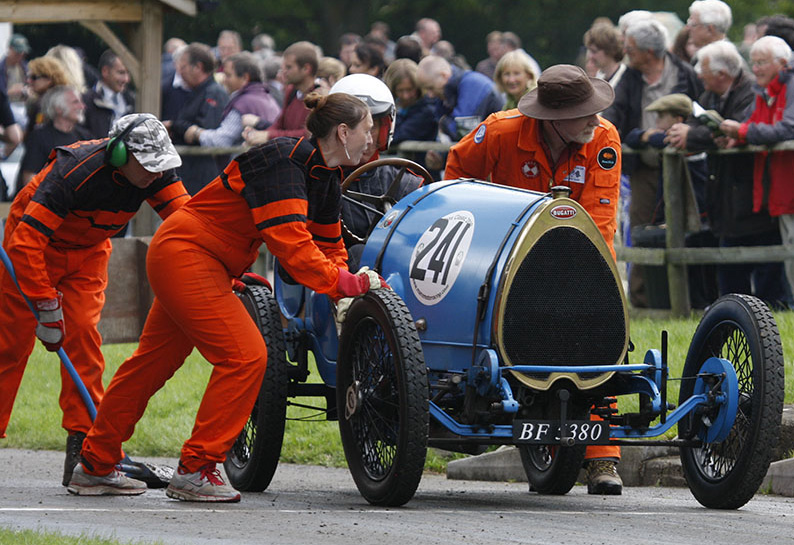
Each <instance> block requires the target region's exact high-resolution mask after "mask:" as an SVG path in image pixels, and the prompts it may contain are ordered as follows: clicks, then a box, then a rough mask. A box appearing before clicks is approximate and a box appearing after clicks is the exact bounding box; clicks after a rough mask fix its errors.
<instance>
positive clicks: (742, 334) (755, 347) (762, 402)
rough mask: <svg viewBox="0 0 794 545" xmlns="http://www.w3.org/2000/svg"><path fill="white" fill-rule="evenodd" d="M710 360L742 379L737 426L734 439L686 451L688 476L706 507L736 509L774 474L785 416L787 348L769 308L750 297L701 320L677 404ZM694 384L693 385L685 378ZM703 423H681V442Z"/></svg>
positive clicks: (728, 302) (715, 308) (734, 299)
mask: <svg viewBox="0 0 794 545" xmlns="http://www.w3.org/2000/svg"><path fill="white" fill-rule="evenodd" d="M711 356H717V357H720V358H724V359H726V360H728V361H730V362H731V364H732V365H733V367H734V369H735V370H736V375H737V377H738V380H739V405H738V408H737V411H736V421H735V422H734V424H733V427H732V428H731V431H730V434H729V435H728V437H727V438H726V439H725V440H724V441H721V442H717V443H706V444H704V445H703V446H702V447H700V448H688V447H687V448H682V449H681V463H682V465H683V472H684V477H685V478H686V481H687V483H688V485H689V488H690V490H691V491H692V494H693V495H694V496H695V498H696V499H697V500H698V501H699V502H700V503H701V504H702V505H704V506H705V507H709V508H712V509H737V508H739V507H741V506H742V505H744V504H745V503H747V502H748V501H750V499H751V498H752V497H753V495H754V494H755V493H756V491H757V490H758V487H759V486H760V485H761V482H762V481H763V479H764V476H765V475H766V472H767V470H768V469H769V463H770V458H771V454H772V450H773V449H774V448H775V445H776V444H777V441H778V437H779V434H780V421H781V418H782V414H783V394H784V381H783V379H784V375H783V348H782V346H781V344H780V334H779V333H778V329H777V324H776V323H775V319H774V317H773V316H772V313H771V312H770V311H769V308H768V307H767V306H766V305H765V304H764V303H763V302H762V301H761V300H759V299H756V298H755V297H751V296H749V295H739V294H731V295H726V296H724V297H721V298H720V299H718V300H717V302H715V303H714V304H713V305H712V306H711V308H709V310H708V311H707V312H706V314H705V315H704V316H703V319H702V320H701V321H700V324H699V325H698V327H697V330H696V331H695V335H694V336H693V338H692V343H691V344H690V346H689V352H688V353H687V357H686V362H685V364H684V371H683V377H684V380H683V381H682V383H681V391H680V396H679V403H683V402H684V401H685V400H686V399H688V398H689V397H690V396H691V395H692V392H693V391H694V386H695V380H694V377H695V376H696V375H697V372H698V370H699V369H700V367H701V366H702V365H703V362H704V361H706V360H707V359H708V358H709V357H711ZM688 378H689V380H687V379H688ZM699 425H700V419H698V418H696V417H693V418H691V419H684V420H682V421H681V422H679V425H678V428H679V436H681V437H697V432H698V429H697V427H698V426H699Z"/></svg>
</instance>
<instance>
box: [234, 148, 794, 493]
mask: <svg viewBox="0 0 794 545" xmlns="http://www.w3.org/2000/svg"><path fill="white" fill-rule="evenodd" d="M384 164H388V165H395V164H396V165H401V166H402V167H403V168H411V169H412V170H414V171H415V172H419V171H422V170H423V169H422V168H421V167H420V166H419V165H416V164H415V163H412V162H410V161H406V160H404V159H382V160H380V161H375V162H373V163H369V164H368V165H365V166H364V167H361V169H359V170H358V171H356V172H354V173H353V174H351V176H349V177H348V178H347V179H346V180H345V181H344V182H343V191H344V192H345V198H346V199H348V200H352V201H355V202H356V203H358V204H357V206H361V207H364V208H365V209H366V210H367V211H368V212H373V211H375V212H376V213H377V214H376V216H375V217H376V220H375V221H374V222H373V225H372V226H371V230H370V232H369V234H368V236H367V237H365V239H363V240H358V241H357V240H351V244H356V243H363V244H364V246H363V251H361V252H360V255H361V257H360V264H361V265H366V266H369V267H370V268H371V269H373V270H375V271H377V272H379V273H380V274H381V275H382V276H383V277H384V278H385V279H386V281H387V282H388V284H389V285H390V286H391V288H392V290H386V289H380V290H375V291H371V292H369V293H367V294H366V295H364V296H362V297H360V298H357V299H356V300H355V301H354V302H353V303H352V305H351V306H350V308H349V311H348V312H347V315H346V317H345V318H344V321H343V322H342V323H338V322H337V320H336V313H335V308H334V305H333V303H332V302H331V301H330V300H329V299H328V298H327V297H326V296H324V295H320V294H317V293H314V292H312V291H310V290H308V289H306V288H304V287H303V286H300V285H295V284H294V283H291V281H290V280H289V277H288V276H287V275H282V274H276V275H275V289H274V290H271V289H270V288H269V287H268V286H266V285H262V284H261V283H256V282H252V283H249V284H247V285H246V286H245V288H243V289H242V290H241V291H239V293H238V295H239V296H240V297H241V298H242V300H243V302H244V303H245V304H246V307H247V309H248V310H249V312H250V314H251V315H252V316H253V318H254V319H255V320H256V321H257V323H258V324H259V326H260V329H261V332H262V335H263V336H264V338H265V340H266V342H267V346H268V368H267V372H266V375H265V379H264V382H263V384H262V389H261V393H260V395H259V399H258V402H257V404H256V406H255V408H254V410H253V412H252V413H251V417H250V419H249V421H248V424H247V425H246V427H245V429H244V431H243V432H242V434H241V435H240V437H239V438H238V441H237V443H236V444H235V446H234V448H233V449H232V451H231V452H230V453H229V456H228V459H227V461H226V464H225V468H226V472H227V474H228V475H229V479H230V482H231V483H232V484H233V485H234V486H235V487H236V488H238V489H240V490H248V491H261V490H264V489H265V488H267V486H268V485H269V484H270V481H271V479H272V477H273V474H274V473H275V471H276V467H277V465H278V459H279V454H280V451H281V444H282V438H283V435H284V421H285V417H286V406H287V403H288V399H289V398H292V397H297V396H300V397H305V396H316V397H319V398H325V411H326V415H327V418H328V419H336V420H338V421H339V428H340V433H341V438H342V444H343V446H344V450H345V455H346V458H347V462H348V466H349V468H350V471H351V474H352V476H353V478H354V480H355V482H356V485H357V487H358V489H359V491H360V492H361V494H362V495H363V496H364V498H365V499H366V500H367V501H369V502H370V503H372V504H375V505H385V506H397V505H402V504H404V503H406V502H408V501H409V500H410V499H411V498H412V497H413V495H414V493H415V492H416V489H417V487H418V485H419V482H420V480H421V476H422V471H423V468H424V463H425V456H426V451H427V447H428V446H431V447H438V448H442V449H446V450H452V451H459V452H466V453H477V452H481V451H482V449H484V448H485V447H487V446H488V445H516V446H517V447H518V449H519V451H520V454H521V459H522V462H523V465H524V468H525V471H526V474H527V478H528V480H529V482H530V483H531V485H532V487H533V488H534V490H536V491H537V492H539V493H542V494H565V493H567V492H568V491H569V490H570V489H571V488H572V487H573V485H574V484H575V482H576V479H577V476H578V474H579V470H580V468H581V466H582V463H583V460H584V455H585V448H586V446H587V445H590V444H606V443H608V442H616V443H618V444H620V445H649V444H653V445H674V446H677V447H680V453H681V460H682V463H683V471H684V474H685V477H686V480H687V483H688V484H689V487H690V489H691V491H692V493H693V495H694V496H695V497H696V498H697V500H698V501H699V502H700V503H701V504H703V505H704V506H706V507H710V508H720V509H735V508H738V507H741V506H742V505H744V504H745V503H746V502H748V501H749V500H750V498H752V496H753V495H754V494H755V492H756V491H757V490H758V487H759V486H760V484H761V482H762V480H763V478H764V476H765V474H766V471H767V469H768V466H769V463H770V456H771V451H772V449H773V447H774V446H775V444H776V442H777V438H778V435H779V428H780V421H781V415H782V407H783V393H784V373H783V351H782V347H781V343H780V336H779V333H778V330H777V325H776V323H775V320H774V318H773V317H772V314H771V312H770V311H769V309H768V308H767V307H766V306H765V305H764V303H763V302H761V301H760V300H758V299H756V298H754V297H751V296H747V295H728V296H725V297H722V298H720V299H719V300H718V301H716V302H715V303H714V304H713V305H712V306H711V307H710V308H709V309H708V311H707V312H706V313H705V315H704V316H703V318H702V320H701V322H700V324H699V326H698V328H697V330H696V331H695V334H694V337H693V339H692V343H691V345H690V347H689V352H688V354H687V357H686V361H685V363H684V366H683V372H682V376H681V377H679V378H675V380H678V381H680V388H679V392H680V393H679V397H678V402H677V405H673V404H672V403H670V402H669V401H668V399H667V383H668V380H673V378H672V377H669V376H668V365H667V354H666V352H667V341H666V333H665V332H662V335H661V339H662V340H661V346H660V349H659V350H655V349H654V350H649V351H648V352H647V353H646V354H645V355H644V357H643V358H642V361H641V362H636V363H632V362H631V361H630V358H629V356H630V355H632V354H631V353H632V351H633V349H634V347H633V345H632V343H631V341H630V339H629V321H628V308H627V303H626V299H625V296H624V292H623V289H622V284H621V281H620V278H619V275H618V270H617V267H616V264H615V262H614V260H613V259H612V256H611V254H610V251H609V248H608V247H607V245H606V243H605V242H604V240H603V237H602V236H601V234H600V232H599V230H598V228H597V227H596V225H595V224H594V223H593V221H592V219H591V218H590V216H589V215H588V214H587V212H586V211H585V210H584V209H583V208H582V207H581V206H580V205H579V204H578V203H577V202H575V201H573V200H571V199H569V198H567V195H568V192H567V188H565V187H560V188H553V189H552V191H551V192H550V193H549V194H541V193H536V192H531V191H524V190H520V189H515V188H509V187H503V186H497V185H494V184H491V183H487V182H483V181H477V180H471V179H459V180H451V181H444V182H435V183H432V184H430V183H427V184H425V185H423V186H422V187H420V188H419V189H417V190H415V191H413V192H411V193H410V194H408V195H407V196H405V197H403V198H402V199H400V200H399V201H396V199H395V198H394V197H393V194H394V193H395V192H394V191H392V190H391V188H390V189H389V191H387V192H386V194H384V195H380V196H377V195H376V196H372V195H363V194H358V193H355V192H352V191H350V190H349V186H350V183H351V181H352V180H354V179H356V178H357V177H358V176H359V175H360V174H361V172H362V171H364V170H367V169H372V168H378V167H379V166H382V165H384ZM425 177H426V181H428V182H430V181H432V180H431V179H430V176H429V175H427V174H426V173H425ZM397 183H399V181H398V182H397ZM395 201H396V202H395ZM309 352H311V353H312V354H313V356H314V361H315V363H316V365H317V371H318V372H319V375H320V377H321V378H322V381H323V383H322V384H317V383H314V384H310V383H307V378H308V376H309V365H308V357H309ZM624 395H634V396H637V399H638V403H637V405H638V410H637V412H631V413H620V412H618V411H617V410H616V409H615V408H614V407H615V403H614V401H615V399H616V397H617V396H624ZM593 414H594V415H597V416H600V417H601V419H600V420H591V415H593ZM676 425H677V427H678V428H677V429H678V434H677V437H676V438H675V439H665V433H666V432H667V431H668V430H670V429H671V428H672V427H673V426H676Z"/></svg>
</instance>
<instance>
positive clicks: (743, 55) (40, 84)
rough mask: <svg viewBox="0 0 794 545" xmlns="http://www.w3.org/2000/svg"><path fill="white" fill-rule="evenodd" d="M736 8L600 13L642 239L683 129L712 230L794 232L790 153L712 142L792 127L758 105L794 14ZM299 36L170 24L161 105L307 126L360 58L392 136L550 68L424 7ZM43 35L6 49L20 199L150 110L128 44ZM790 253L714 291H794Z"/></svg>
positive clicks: (729, 271) (216, 164)
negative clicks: (402, 30) (335, 32)
mask: <svg viewBox="0 0 794 545" xmlns="http://www.w3.org/2000/svg"><path fill="white" fill-rule="evenodd" d="M668 15H669V14H668ZM731 24H732V13H731V8H730V7H729V6H728V4H726V3H725V2H722V1H721V0H695V1H694V2H692V4H691V5H690V7H689V18H688V20H687V21H686V22H683V21H680V20H677V18H672V19H671V18H670V17H669V16H667V17H665V16H664V14H659V13H652V12H648V11H644V10H633V11H630V12H628V13H626V14H624V15H623V16H621V17H620V19H619V20H618V21H617V24H615V23H613V21H611V20H610V19H608V18H605V17H599V18H598V19H596V20H595V21H594V22H593V25H592V26H591V27H590V28H589V29H588V30H587V31H586V32H585V33H584V36H583V39H582V53H581V55H580V56H579V58H578V60H577V62H578V63H579V64H580V65H581V66H582V67H583V68H584V69H585V70H586V71H587V73H588V74H590V75H591V76H595V77H599V78H602V79H604V80H606V81H607V82H609V83H610V85H611V86H612V87H613V88H614V90H615V95H616V99H615V102H614V103H613V104H612V106H610V107H609V108H608V109H607V110H606V111H605V112H603V113H602V114H603V118H604V119H606V120H608V121H610V122H612V123H613V124H614V125H615V126H616V128H617V129H618V131H619V133H620V135H621V137H622V139H623V142H624V144H626V143H627V142H629V141H630V142H631V143H632V144H633V145H634V147H636V148H637V150H636V153H631V154H627V156H626V158H625V159H624V161H623V184H622V185H623V186H624V190H623V191H622V193H621V205H620V206H621V209H622V210H623V209H625V214H624V215H625V217H623V218H622V225H621V227H620V231H621V232H620V236H621V239H622V240H623V242H624V243H625V244H632V243H633V241H632V234H633V235H634V237H635V238H637V239H638V240H637V241H635V242H636V243H639V244H641V243H642V237H643V236H646V234H647V232H648V229H649V228H653V227H657V228H658V227H659V226H660V224H663V222H664V217H663V213H662V212H661V211H662V210H663V195H662V191H661V186H660V179H661V173H660V168H661V161H660V154H659V150H660V148H662V147H665V146H673V147H677V148H679V149H682V150H685V151H686V152H687V153H688V164H689V172H690V176H689V180H690V183H691V185H692V193H693V194H694V195H696V196H697V200H696V201H697V202H696V203H695V210H694V213H696V214H697V216H698V218H699V219H700V220H701V221H700V230H701V231H703V232H708V236H707V237H706V239H708V240H710V242H708V244H711V245H721V246H736V245H765V244H772V245H774V244H781V243H786V244H789V243H791V244H794V235H792V234H791V233H792V231H794V228H792V227H791V226H790V225H789V223H790V218H791V217H794V216H792V214H791V212H794V207H791V210H790V209H789V206H788V203H783V204H781V203H778V202H775V199H777V198H783V199H785V198H787V197H786V196H785V195H783V196H782V197H781V192H780V191H776V189H775V188H777V187H778V186H779V185H780V184H779V183H777V184H776V182H775V181H774V180H775V179H776V177H775V172H777V171H778V167H777V166H769V164H770V161H769V160H768V159H766V158H765V157H761V156H759V157H755V158H754V157H753V156H752V155H750V154H735V155H730V156H723V155H717V154H710V155H709V157H708V159H706V155H705V154H703V152H704V151H709V150H711V149H714V148H716V147H718V146H722V147H725V146H735V145H740V144H743V143H746V142H754V143H766V144H771V143H775V142H778V141H781V140H784V139H787V138H788V137H789V136H790V135H789V134H788V133H787V132H786V131H785V130H783V128H782V127H781V128H778V127H779V126H780V125H781V124H785V123H787V122H788V118H786V115H788V112H787V110H785V109H783V110H782V111H781V112H777V114H779V115H778V116H777V117H776V114H775V113H769V114H768V115H767V116H766V117H763V116H762V114H761V113H759V106H758V105H759V104H761V105H763V103H764V101H765V100H766V101H767V102H768V98H769V97H771V96H781V98H785V97H784V95H785V92H787V89H788V86H787V85H786V83H787V81H788V73H789V66H790V59H788V58H785V59H784V58H783V57H785V55H786V54H787V52H786V50H785V49H784V47H783V45H785V46H788V47H790V46H791V45H792V43H794V19H791V18H789V17H786V16H782V15H776V16H772V17H764V18H761V19H759V20H758V21H756V22H755V23H752V24H749V25H747V26H746V27H745V29H744V35H743V39H742V41H741V43H738V44H735V45H734V44H732V43H731V42H730V41H728V39H727V33H728V31H729V29H730V27H731ZM762 36H776V37H777V41H776V42H774V47H773V46H771V45H769V43H770V41H769V40H760V41H759V38H761V37H762ZM758 44H767V45H766V46H763V45H758ZM781 44H783V45H781ZM278 45H281V44H278ZM284 45H285V47H283V48H280V47H277V44H276V43H275V41H274V40H273V38H272V37H271V36H269V35H267V34H260V35H257V36H255V37H254V38H253V40H252V41H251V43H250V47H248V48H246V46H245V44H244V43H243V40H242V38H241V36H240V34H239V33H238V32H236V31H234V30H223V31H221V32H220V33H219V35H218V38H217V42H216V43H215V44H212V45H207V44H200V43H192V44H187V43H185V42H184V41H183V40H182V39H180V38H178V37H172V38H170V39H168V40H167V41H166V42H165V46H164V51H163V55H162V101H161V105H162V113H161V119H162V120H163V122H164V124H165V126H166V127H167V128H168V130H169V131H170V133H171V136H172V138H173V140H174V143H175V144H177V145H189V146H205V147H213V148H218V147H234V146H239V145H241V144H247V145H256V144H261V143H264V142H267V141H269V140H270V139H272V138H274V137H277V136H299V135H304V134H306V129H305V119H306V115H307V113H308V110H307V109H306V107H305V106H304V104H303V100H302V99H303V97H305V96H306V95H307V94H308V93H310V92H312V91H315V90H319V91H321V92H325V93H327V92H328V91H329V90H330V89H331V88H332V87H333V85H334V84H335V83H336V82H337V81H339V80H340V79H341V78H342V77H344V76H345V75H347V74H355V73H363V74H369V75H372V76H375V77H377V78H380V79H382V80H383V81H384V82H385V83H386V84H387V85H388V87H389V89H390V90H391V92H392V94H393V96H394V101H395V104H396V107H397V113H396V121H395V128H394V138H393V141H392V146H398V145H399V144H400V143H402V142H405V141H408V140H420V141H441V142H449V143H454V142H456V141H458V140H460V139H461V138H462V137H463V136H465V135H466V134H467V133H469V132H470V131H471V130H472V129H473V128H475V127H477V126H478V125H479V123H481V122H482V121H483V120H484V119H485V118H486V117H487V116H488V115H489V114H491V113H493V112H496V111H499V110H509V109H513V108H516V106H517V105H518V102H519V101H520V99H521V97H522V96H523V95H524V94H525V93H526V92H528V91H530V90H532V89H533V88H535V87H536V86H537V80H538V78H539V77H540V75H541V72H542V70H541V66H540V65H539V64H538V62H537V61H536V60H535V59H534V58H533V57H532V56H531V55H530V54H529V53H528V52H527V51H526V50H524V49H523V48H522V43H521V39H520V37H519V36H518V35H517V34H515V33H513V32H510V31H499V30H494V31H492V32H490V33H488V35H487V36H486V37H485V40H484V44H483V45H484V46H485V50H486V52H487V55H485V58H483V59H481V60H479V61H477V62H472V63H469V62H468V61H467V59H465V58H464V57H463V56H461V55H459V54H457V53H456V51H455V47H454V45H453V44H452V43H450V42H449V41H446V40H444V39H443V32H442V28H441V25H440V24H439V22H438V21H436V20H434V19H430V18H422V19H420V20H419V21H417V23H416V26H415V30H414V32H413V33H411V34H408V35H405V36H401V37H396V38H395V39H392V37H391V36H390V31H389V27H388V25H387V24H385V23H383V22H381V21H378V22H375V23H373V25H372V27H371V29H370V31H369V33H367V34H366V35H359V34H356V33H352V32H348V33H345V34H343V35H342V36H341V37H340V39H339V42H338V49H337V51H334V52H332V53H333V54H334V55H333V56H331V55H326V54H325V53H324V52H323V51H322V50H321V48H320V47H318V46H317V45H316V44H313V43H311V42H308V41H300V42H296V43H293V44H284ZM762 47H765V48H766V49H764V51H773V52H772V53H770V55H771V56H772V57H773V59H772V60H770V61H769V63H768V64H767V65H763V64H762V62H763V61H761V60H753V55H754V54H755V55H756V56H758V55H759V54H760V53H758V51H760V50H761V48H762ZM754 48H755V49H754ZM754 51H755V53H754ZM30 53H31V48H30V45H29V44H28V41H27V40H26V38H25V37H24V36H23V35H21V34H14V35H12V36H11V39H10V40H9V43H8V53H7V55H6V56H5V58H3V59H2V60H1V61H0V90H2V91H3V95H2V97H0V102H2V104H0V124H2V125H3V140H4V142H5V144H6V153H9V152H10V151H11V150H13V148H14V147H15V146H17V145H18V144H19V143H21V142H22V141H24V148H25V150H26V153H25V157H24V159H23V161H22V165H23V168H22V169H20V173H19V176H18V178H17V180H15V181H13V182H14V183H9V184H7V185H6V184H3V194H2V195H1V196H2V198H4V199H9V198H11V197H13V194H14V192H13V189H14V188H16V190H17V191H18V190H19V189H20V188H21V187H23V186H24V184H25V183H26V182H27V181H28V180H29V179H30V177H31V176H32V174H33V173H35V172H36V170H37V169H38V168H40V166H41V165H42V164H43V163H42V161H46V149H47V147H48V146H53V145H60V144H65V143H70V142H72V141H75V140H77V139H80V138H83V137H85V136H86V135H87V136H89V137H94V138H101V137H104V136H106V135H107V132H108V129H109V127H110V125H111V124H112V123H113V122H114V121H116V120H118V119H119V118H120V117H122V116H123V115H125V114H127V113H129V112H131V111H133V110H134V104H135V96H134V92H133V89H132V88H131V84H130V74H129V72H128V70H127V68H126V67H125V65H124V63H123V60H122V59H121V58H120V57H119V56H118V55H117V54H115V53H113V52H112V51H111V50H107V51H105V52H104V53H103V54H102V55H101V57H100V60H99V63H98V65H97V66H96V67H93V66H91V65H89V64H88V63H86V62H85V61H84V60H83V57H84V56H83V55H82V52H81V51H79V50H76V49H74V48H71V47H68V46H65V45H58V46H56V47H53V48H52V49H50V50H49V51H47V53H46V55H44V56H41V57H38V58H33V59H32V60H30V61H28V59H27V57H28V56H30ZM471 66H474V69H472V68H471ZM766 71H769V72H770V73H769V77H768V78H767V76H766V75H765V72H766ZM754 82H755V84H756V89H755V90H754V89H753V85H754ZM759 84H762V85H760V86H759ZM770 86H771V88H770ZM781 89H783V90H781ZM781 93H782V94H781ZM49 95H51V96H49ZM670 95H675V96H677V97H678V96H681V97H686V98H687V100H689V101H690V103H694V107H695V108H699V107H700V106H702V107H703V108H705V109H707V110H710V111H712V112H714V113H716V114H717V115H719V116H720V117H721V118H722V119H725V120H728V121H726V125H725V126H724V127H723V128H718V129H713V128H709V127H707V126H705V125H703V124H702V123H701V122H700V121H698V119H697V117H696V116H695V115H694V114H693V113H692V112H691V108H690V111H689V112H681V111H680V109H681V108H680V107H679V108H678V110H676V111H674V112H673V111H663V110H659V105H660V104H662V105H665V104H677V105H678V106H681V105H682V104H683V102H682V101H681V100H678V99H673V100H669V101H668V100H664V99H665V97H667V96H670ZM756 96H758V97H761V98H759V99H758V100H756V99H755V97H756ZM764 97H766V98H764ZM660 100H661V102H660ZM781 102H782V103H784V104H789V103H790V101H789V102H786V101H785V100H781ZM652 104H654V105H655V106H654V107H650V106H651V105H652ZM674 110H675V108H674ZM7 112H10V115H9V114H8V113H7ZM4 113H5V114H4ZM676 115H677V116H678V118H676ZM730 120H732V122H731V121H730ZM763 125H769V126H770V128H768V129H767V128H764V127H762V126H763ZM737 127H738V128H737ZM757 127H758V128H757ZM779 155H780V157H785V156H786V155H785V154H779ZM772 157H775V158H776V157H778V156H777V155H774V156H772ZM411 158H413V159H414V160H416V161H417V162H419V163H421V164H422V165H423V166H426V167H427V168H428V169H430V170H431V172H432V173H433V174H434V176H436V177H441V176H442V174H443V169H444V166H445V161H446V155H445V154H444V153H440V152H437V151H428V152H414V153H413V154H412V157H411ZM227 159H228V155H224V156H212V155H197V156H193V155H191V156H186V157H185V158H184V161H183V165H182V167H180V174H181V175H182V177H183V179H184V181H185V185H186V187H187V188H188V190H189V192H190V193H191V194H195V193H196V192H197V191H198V190H200V189H201V188H202V187H203V186H204V185H205V184H206V183H207V182H208V181H209V180H211V179H212V178H213V177H214V176H216V175H217V174H218V173H219V172H220V169H221V168H222V167H223V165H224V164H225V162H226V160H227ZM767 170H768V171H769V172H767ZM695 173H697V174H695ZM754 178H755V181H754V180H753V179H754ZM767 179H771V180H772V182H771V187H772V190H770V188H769V187H767V186H769V185H770V183H769V182H764V180H767ZM764 183H766V186H765V185H764ZM727 195H733V197H732V198H730V199H729V198H728V197H727ZM759 195H760V196H759ZM690 204H691V203H690ZM792 221H794V220H792ZM709 237H710V238H709ZM701 238H702V237H701ZM782 270H783V267H782V266H781V265H780V264H748V265H730V266H727V265H726V266H720V267H717V270H716V273H715V275H714V281H713V286H712V288H706V291H707V292H709V289H712V291H719V292H720V293H726V292H728V291H737V290H739V289H740V290H741V291H745V292H748V293H755V294H758V295H759V296H761V297H762V298H764V299H765V300H767V301H769V302H771V303H773V304H775V305H778V306H780V305H785V304H788V303H789V302H790V301H791V290H790V288H789V285H790V282H789V281H790V280H792V279H794V266H793V267H791V268H790V271H789V275H788V276H789V278H788V280H789V281H786V278H785V275H783V274H782V273H781V272H780V271H782ZM778 277H779V278H778ZM629 278H630V281H629V298H630V301H631V303H632V304H633V305H634V306H637V307H643V306H648V305H649V304H650V303H649V301H648V295H647V287H646V285H645V274H644V271H643V269H642V267H639V266H637V267H631V270H630V271H629ZM710 293H711V292H709V294H710ZM709 294H707V295H705V296H704V297H705V298H704V303H705V304H707V303H708V299H709V297H710V295H709Z"/></svg>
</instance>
